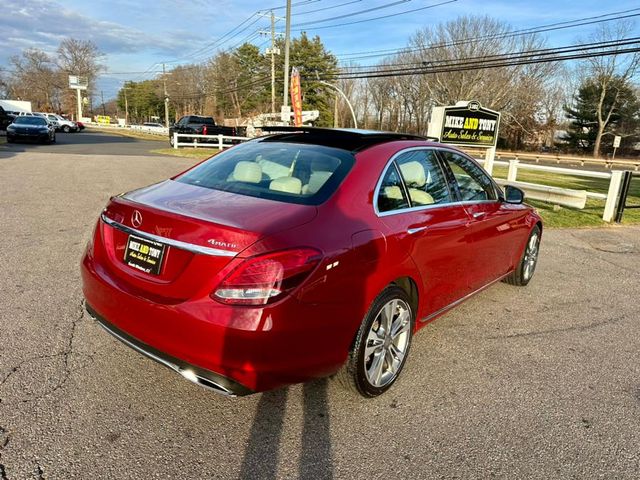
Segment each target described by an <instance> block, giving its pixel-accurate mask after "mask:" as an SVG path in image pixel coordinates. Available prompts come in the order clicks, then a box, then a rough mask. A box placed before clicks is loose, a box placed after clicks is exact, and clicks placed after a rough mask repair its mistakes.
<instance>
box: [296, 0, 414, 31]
mask: <svg viewBox="0 0 640 480" xmlns="http://www.w3.org/2000/svg"><path fill="white" fill-rule="evenodd" d="M411 1H412V0H396V1H395V2H391V3H385V4H384V5H378V6H377V7H371V8H367V9H365V10H359V11H357V12H351V13H345V14H343V15H337V16H335V17H327V18H322V19H320V20H311V21H309V22H302V23H297V24H295V25H291V28H295V27H303V26H305V25H315V24H316V23H324V22H330V21H331V20H340V19H341V18H348V17H355V16H356V15H362V14H363V13H369V12H375V11H377V10H383V9H385V8H391V7H395V6H396V5H400V4H401V3H408V2H411Z"/></svg>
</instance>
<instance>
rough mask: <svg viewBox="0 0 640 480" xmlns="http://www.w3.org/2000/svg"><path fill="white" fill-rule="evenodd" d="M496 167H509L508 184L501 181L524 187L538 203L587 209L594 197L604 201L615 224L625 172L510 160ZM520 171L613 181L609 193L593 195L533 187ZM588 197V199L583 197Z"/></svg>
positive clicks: (606, 216)
mask: <svg viewBox="0 0 640 480" xmlns="http://www.w3.org/2000/svg"><path fill="white" fill-rule="evenodd" d="M477 160H478V163H481V164H483V163H484V160H483V159H477ZM494 165H499V166H502V167H508V170H507V179H506V181H501V182H500V183H503V184H512V185H513V186H515V187H518V188H521V189H522V190H524V192H525V193H526V194H527V196H528V197H529V198H532V199H534V200H542V201H545V202H550V203H557V204H558V205H565V206H569V207H573V208H579V209H582V208H584V207H585V204H586V199H587V198H594V199H598V200H604V201H605V206H604V212H603V214H602V219H603V220H604V221H605V222H611V221H612V220H613V217H614V214H615V210H616V202H617V200H618V193H619V192H620V187H621V185H622V177H623V173H624V172H623V171H621V170H613V171H611V172H594V171H590V170H576V169H573V168H563V167H549V166H546V165H535V164H530V163H520V161H519V160H516V159H514V160H509V161H508V162H504V161H496V162H494ZM519 170H532V171H541V172H549V173H556V174H559V175H571V176H574V177H586V178H602V179H608V180H609V189H608V191H607V193H606V194H604V193H598V192H590V191H587V190H573V189H568V188H560V187H550V186H546V185H540V184H532V183H529V184H528V183H525V182H519V181H518V179H517V178H518V171H519ZM582 197H584V199H583V198H582Z"/></svg>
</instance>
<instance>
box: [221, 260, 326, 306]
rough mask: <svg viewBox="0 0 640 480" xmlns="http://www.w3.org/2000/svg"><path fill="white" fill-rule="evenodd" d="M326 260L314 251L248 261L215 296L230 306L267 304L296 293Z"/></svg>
mask: <svg viewBox="0 0 640 480" xmlns="http://www.w3.org/2000/svg"><path fill="white" fill-rule="evenodd" d="M321 258H322V255H321V253H320V252H319V251H318V250H315V249H313V248H296V249H292V250H282V251H279V252H274V253H267V254H264V255H257V256H255V257H251V258H248V259H246V260H245V261H244V262H242V263H241V264H240V265H238V266H237V267H236V268H235V269H234V270H232V271H231V273H229V275H227V276H226V277H225V279H224V280H222V282H221V283H220V285H218V287H217V288H216V290H214V292H213V293H212V294H211V297H212V298H213V299H214V300H217V301H218V302H220V303H224V304H227V305H266V304H269V303H273V302H276V301H277V300H280V299H281V298H282V297H284V296H285V295H287V294H288V293H290V292H291V291H293V290H294V289H295V288H296V287H297V286H298V285H300V284H301V283H302V282H303V281H304V280H305V279H306V278H307V277H308V276H309V274H311V272H312V271H313V269H314V268H315V267H316V265H318V263H319V262H320V260H321Z"/></svg>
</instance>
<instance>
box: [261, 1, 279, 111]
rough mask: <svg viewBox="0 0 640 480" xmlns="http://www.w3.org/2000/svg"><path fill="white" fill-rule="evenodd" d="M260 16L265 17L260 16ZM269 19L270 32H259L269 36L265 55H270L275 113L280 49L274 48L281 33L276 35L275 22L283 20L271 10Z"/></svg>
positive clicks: (274, 108) (272, 101) (272, 103)
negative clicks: (269, 43)
mask: <svg viewBox="0 0 640 480" xmlns="http://www.w3.org/2000/svg"><path fill="white" fill-rule="evenodd" d="M261 16H266V15H265V14H261ZM269 17H271V31H270V32H267V31H265V30H260V33H261V34H262V35H271V47H269V48H267V50H266V52H265V53H266V54H267V55H271V111H272V112H273V113H275V111H276V55H280V49H279V48H277V47H276V36H277V35H282V33H276V20H284V18H281V17H276V16H275V15H274V14H273V10H271V13H270V14H269Z"/></svg>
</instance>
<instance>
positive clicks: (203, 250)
mask: <svg viewBox="0 0 640 480" xmlns="http://www.w3.org/2000/svg"><path fill="white" fill-rule="evenodd" d="M100 219H101V220H102V221H103V222H104V223H105V224H107V225H109V226H110V227H113V228H117V229H118V230H121V231H122V232H124V233H126V234H129V235H137V236H139V237H142V238H147V239H149V240H153V241H155V242H160V243H164V244H165V245H169V246H171V247H175V248H179V249H181V250H186V251H188V252H192V253H199V254H202V255H209V256H212V257H235V256H236V255H238V253H240V252H234V251H230V250H222V249H220V248H211V247H203V246H201V245H195V244H193V243H187V242H182V241H180V240H174V239H172V238H167V237H161V236H160V235H155V234H153V233H147V232H143V231H142V230H137V229H135V228H132V227H127V226H126V225H123V224H121V223H119V222H116V221H115V220H112V219H111V218H109V217H107V216H106V215H105V214H104V212H103V213H102V214H101V215H100Z"/></svg>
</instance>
